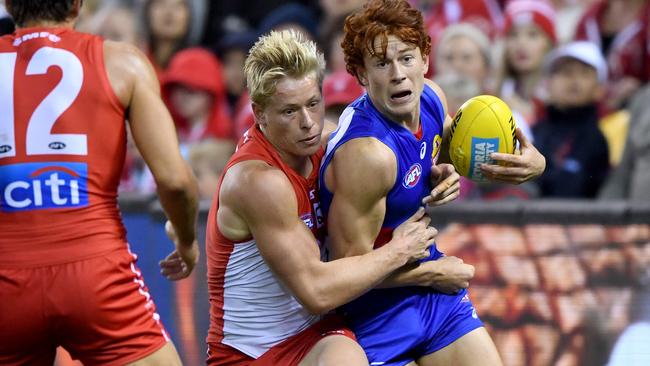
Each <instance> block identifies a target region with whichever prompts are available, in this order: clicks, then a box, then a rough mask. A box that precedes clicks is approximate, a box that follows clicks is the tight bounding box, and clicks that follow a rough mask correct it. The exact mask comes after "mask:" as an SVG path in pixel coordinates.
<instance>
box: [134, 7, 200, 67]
mask: <svg viewBox="0 0 650 366" xmlns="http://www.w3.org/2000/svg"><path fill="white" fill-rule="evenodd" d="M190 13H191V11H190V8H189V3H188V1H187V0H145V1H144V7H143V16H144V19H143V24H144V27H145V29H144V33H145V37H146V42H147V48H148V52H149V58H150V60H151V62H152V64H153V65H154V67H155V68H156V71H157V72H158V75H159V76H160V75H161V74H162V71H163V70H164V69H165V68H167V65H168V64H169V62H170V60H171V58H172V56H173V55H174V54H175V53H176V52H178V51H179V50H181V49H183V48H185V47H186V46H187V44H188V36H189V28H190V22H191V19H190Z"/></svg>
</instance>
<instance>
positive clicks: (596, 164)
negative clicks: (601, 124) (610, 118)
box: [533, 41, 609, 198]
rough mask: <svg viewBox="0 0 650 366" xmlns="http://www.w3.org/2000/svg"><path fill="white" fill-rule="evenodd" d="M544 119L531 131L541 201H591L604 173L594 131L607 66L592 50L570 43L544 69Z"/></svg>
mask: <svg viewBox="0 0 650 366" xmlns="http://www.w3.org/2000/svg"><path fill="white" fill-rule="evenodd" d="M545 70H546V72H547V73H548V86H549V99H548V103H547V105H546V109H545V110H546V116H545V118H543V119H542V121H540V122H539V123H538V124H537V125H536V126H535V127H534V129H533V133H534V135H535V141H536V145H537V148H538V149H539V151H540V152H541V153H542V154H543V155H544V156H545V157H546V171H545V172H544V174H543V175H542V176H541V177H540V178H538V179H537V184H538V185H539V187H540V190H541V194H542V196H543V197H564V198H568V197H573V198H593V197H595V196H596V193H597V192H598V189H599V188H600V186H601V185H602V183H603V181H604V180H605V177H606V176H607V172H608V169H609V156H608V148H607V142H606V140H605V137H604V136H603V134H602V132H601V131H600V130H599V129H598V101H599V100H600V99H601V97H602V95H603V93H604V87H605V81H606V79H607V65H606V62H605V60H604V58H603V57H602V54H601V53H600V50H599V49H598V47H597V46H596V45H594V44H593V43H589V42H584V41H583V42H573V43H569V44H567V45H565V46H562V47H560V48H558V49H556V50H555V51H553V52H552V53H551V54H550V55H549V57H548V59H547V61H546V63H545Z"/></svg>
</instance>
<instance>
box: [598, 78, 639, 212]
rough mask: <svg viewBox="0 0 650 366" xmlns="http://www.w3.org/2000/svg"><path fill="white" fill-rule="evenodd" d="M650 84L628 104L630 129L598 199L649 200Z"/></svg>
mask: <svg viewBox="0 0 650 366" xmlns="http://www.w3.org/2000/svg"><path fill="white" fill-rule="evenodd" d="M648 101H650V85H648V86H646V87H644V88H643V89H641V91H639V92H638V93H637V94H636V95H635V96H634V98H633V99H632V102H631V103H630V126H629V129H628V134H627V140H626V142H625V148H624V150H623V156H622V157H621V161H620V164H619V165H618V166H617V167H616V169H615V170H614V171H612V173H611V174H610V176H609V177H608V179H607V182H606V183H605V185H604V187H603V189H602V191H601V192H600V196H599V197H600V198H603V199H630V200H634V201H650V103H648Z"/></svg>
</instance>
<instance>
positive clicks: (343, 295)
mask: <svg viewBox="0 0 650 366" xmlns="http://www.w3.org/2000/svg"><path fill="white" fill-rule="evenodd" d="M407 259H408V258H407V257H406V256H403V255H401V254H399V253H397V252H396V251H394V250H391V248H388V247H386V246H384V247H382V248H380V249H377V250H374V251H372V252H370V253H368V254H365V255H362V256H354V257H347V258H341V259H337V260H335V261H331V262H327V263H323V265H322V266H320V269H319V270H318V272H317V273H315V276H314V277H315V278H314V279H313V281H314V283H315V284H316V286H315V287H314V292H315V293H314V295H313V296H314V297H315V298H316V299H315V303H316V304H318V305H317V307H318V309H317V311H315V312H319V313H323V312H327V311H329V310H331V309H334V308H336V307H338V306H341V305H343V304H345V303H348V302H350V301H352V300H354V299H355V298H357V297H359V296H361V295H362V294H364V293H365V292H367V291H368V290H369V289H371V288H374V287H376V286H377V285H379V284H380V283H381V282H382V281H384V280H385V279H386V278H387V277H388V276H389V275H390V274H391V273H392V272H393V271H395V270H396V269H398V268H400V267H402V266H403V265H404V264H405V263H406V261H407Z"/></svg>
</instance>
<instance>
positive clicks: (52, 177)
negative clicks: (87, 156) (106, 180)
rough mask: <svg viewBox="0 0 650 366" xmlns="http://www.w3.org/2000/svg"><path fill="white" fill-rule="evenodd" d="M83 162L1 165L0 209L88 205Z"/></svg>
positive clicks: (85, 166)
mask: <svg viewBox="0 0 650 366" xmlns="http://www.w3.org/2000/svg"><path fill="white" fill-rule="evenodd" d="M87 177H88V167H87V165H86V164H85V163H22V164H13V165H6V166H0V191H1V193H2V196H1V197H0V209H1V210H2V211H7V212H12V211H27V210H38V209H49V208H69V207H81V206H87V205H88V190H87V182H88V179H87Z"/></svg>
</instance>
